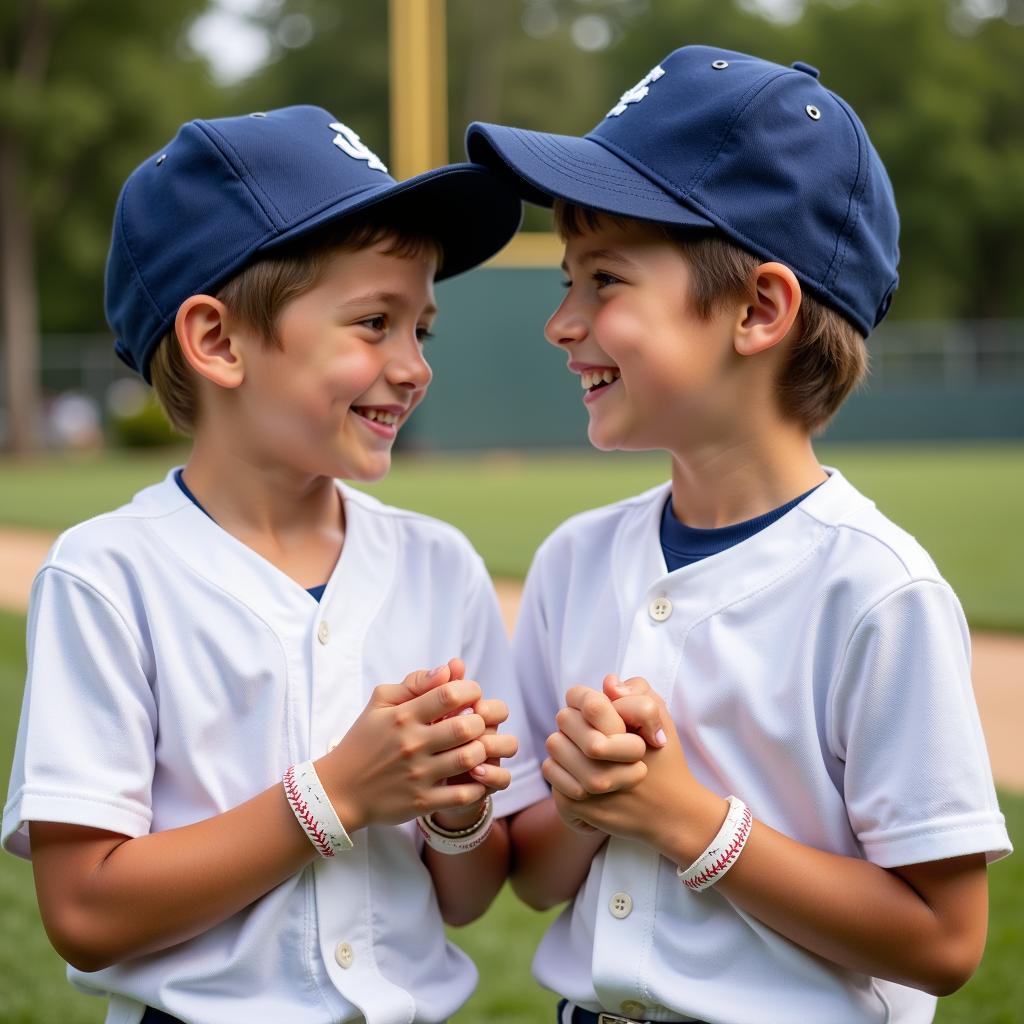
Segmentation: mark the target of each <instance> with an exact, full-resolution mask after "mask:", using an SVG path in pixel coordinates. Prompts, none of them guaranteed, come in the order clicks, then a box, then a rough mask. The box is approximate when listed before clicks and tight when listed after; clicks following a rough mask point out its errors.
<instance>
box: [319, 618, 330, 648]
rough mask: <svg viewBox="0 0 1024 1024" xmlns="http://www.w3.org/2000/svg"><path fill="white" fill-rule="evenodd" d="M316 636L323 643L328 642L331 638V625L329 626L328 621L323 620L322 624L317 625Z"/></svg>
mask: <svg viewBox="0 0 1024 1024" xmlns="http://www.w3.org/2000/svg"><path fill="white" fill-rule="evenodd" d="M316 638H317V640H319V641H320V643H322V644H325V643H327V641H328V640H330V639H331V627H330V626H328V625H327V623H326V622H321V623H320V625H319V626H317V627H316Z"/></svg>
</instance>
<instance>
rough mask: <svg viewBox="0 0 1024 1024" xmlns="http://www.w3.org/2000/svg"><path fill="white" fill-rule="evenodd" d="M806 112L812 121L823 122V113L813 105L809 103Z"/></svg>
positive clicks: (805, 108)
mask: <svg viewBox="0 0 1024 1024" xmlns="http://www.w3.org/2000/svg"><path fill="white" fill-rule="evenodd" d="M804 110H805V111H807V116H808V117H809V118H810V119H811V120H812V121H820V120H821V111H820V110H819V109H818V108H817V107H816V106H815V105H814V104H813V103H808V104H807V106H806V107H804Z"/></svg>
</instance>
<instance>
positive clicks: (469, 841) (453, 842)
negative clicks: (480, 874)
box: [416, 795, 494, 855]
mask: <svg viewBox="0 0 1024 1024" xmlns="http://www.w3.org/2000/svg"><path fill="white" fill-rule="evenodd" d="M493 822H494V802H493V801H492V800H491V798H490V796H489V795H488V796H486V797H484V805H483V807H482V808H481V810H480V817H479V818H477V819H476V821H474V822H473V824H472V825H470V826H469V828H460V829H448V828H442V827H441V826H440V825H438V824H437V823H436V822H435V821H434V817H433V815H432V814H422V815H420V817H418V818H417V819H416V825H417V827H418V828H419V830H420V834H421V835H422V836H423V838H424V840H425V841H426V843H427V846H429V847H430V848H431V849H432V850H437V852H438V853H447V854H450V855H455V854H459V853H469V851H470V850H475V849H476V848H477V847H478V846H479V845H480V844H481V843H482V842H483V841H484V840H485V839H486V838H487V837H488V835H490V832H491V825H492V823H493Z"/></svg>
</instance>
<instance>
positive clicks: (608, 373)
mask: <svg viewBox="0 0 1024 1024" xmlns="http://www.w3.org/2000/svg"><path fill="white" fill-rule="evenodd" d="M620 376H621V374H620V373H619V371H618V370H615V369H612V368H611V367H608V368H607V369H604V370H584V371H583V372H582V373H581V374H580V384H581V385H582V386H583V389H584V390H585V391H589V390H590V389H591V388H595V387H597V385H598V384H612V383H614V382H615V381H617V380H618V379H619V377H620Z"/></svg>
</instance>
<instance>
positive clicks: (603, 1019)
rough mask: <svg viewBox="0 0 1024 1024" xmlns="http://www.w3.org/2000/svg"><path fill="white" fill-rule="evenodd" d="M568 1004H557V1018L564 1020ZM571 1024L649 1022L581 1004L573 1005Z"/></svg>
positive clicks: (690, 1023) (694, 1023) (646, 1023)
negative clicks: (587, 1007)
mask: <svg viewBox="0 0 1024 1024" xmlns="http://www.w3.org/2000/svg"><path fill="white" fill-rule="evenodd" d="M567 1005H568V1000H565V999H563V1000H562V1001H561V1002H560V1003H559V1004H558V1019H559V1021H562V1020H564V1017H563V1013H564V1011H565V1007H566V1006H567ZM569 1020H570V1021H572V1024H649V1022H647V1021H645V1020H643V1019H642V1018H641V1019H637V1018H636V1017H623V1016H622V1014H621V1013H604V1012H601V1013H594V1012H593V1010H585V1009H583V1007H582V1006H574V1007H573V1008H572V1013H571V1014H570V1015H569ZM688 1024H707V1022H706V1021H696V1020H695V1021H691V1022H688Z"/></svg>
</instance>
